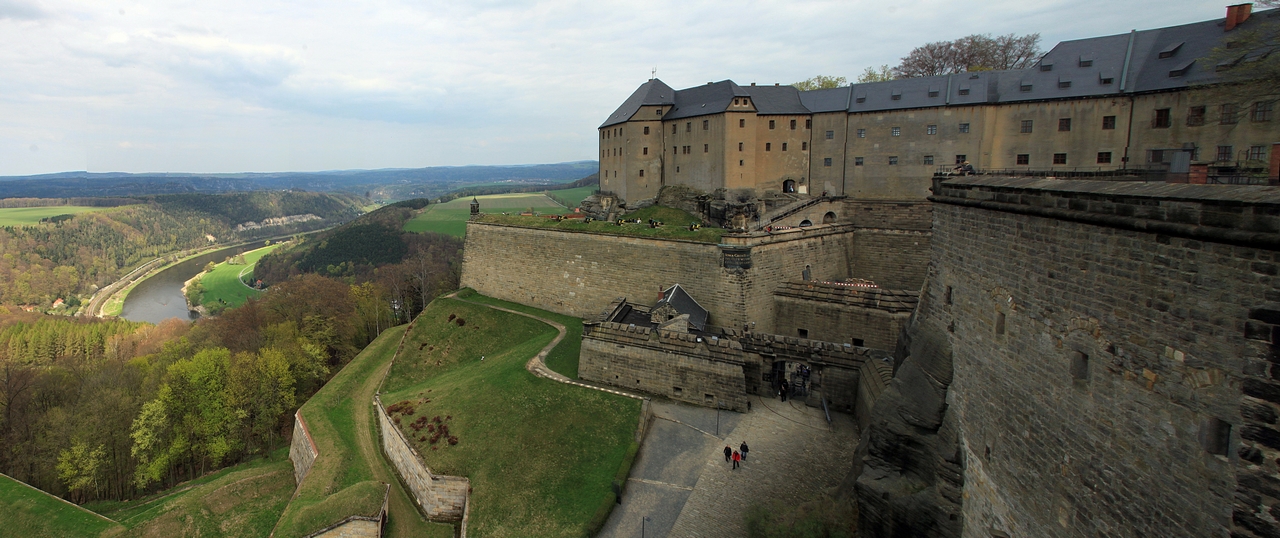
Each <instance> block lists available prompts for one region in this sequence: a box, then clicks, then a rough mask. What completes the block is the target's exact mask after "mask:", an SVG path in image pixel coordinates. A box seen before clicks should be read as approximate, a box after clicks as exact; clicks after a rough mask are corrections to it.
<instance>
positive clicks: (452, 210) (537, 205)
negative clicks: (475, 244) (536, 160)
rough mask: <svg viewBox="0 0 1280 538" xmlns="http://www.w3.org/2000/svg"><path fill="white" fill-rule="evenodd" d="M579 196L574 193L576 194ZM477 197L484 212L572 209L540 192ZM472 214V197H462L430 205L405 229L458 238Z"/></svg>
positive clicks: (542, 211)
mask: <svg viewBox="0 0 1280 538" xmlns="http://www.w3.org/2000/svg"><path fill="white" fill-rule="evenodd" d="M577 190H579V189H569V190H564V191H552V192H554V193H556V194H557V195H558V194H559V193H562V192H563V193H567V192H570V191H577ZM589 194H590V193H588V195H589ZM576 195H577V194H574V196H576ZM475 198H476V200H477V201H479V202H480V211H482V212H485V213H498V214H500V213H504V212H505V213H514V214H519V213H520V212H521V211H537V212H540V213H546V214H560V213H567V212H569V210H568V209H565V208H564V207H563V206H561V205H560V204H557V203H555V202H554V201H552V200H551V199H550V198H547V197H546V196H545V195H543V194H542V193H540V192H517V193H508V194H486V195H484V196H476V197H475ZM579 201H581V200H579ZM470 217H471V197H464V198H458V199H456V200H450V201H448V202H445V203H443V204H431V205H429V206H427V209H426V210H425V211H423V212H422V214H420V215H418V216H416V217H414V218H413V219H410V220H409V222H406V223H405V224H404V229H405V230H406V231H410V232H437V233H442V234H448V235H452V236H454V237H462V236H463V235H464V234H466V232H467V219H468V218H470Z"/></svg>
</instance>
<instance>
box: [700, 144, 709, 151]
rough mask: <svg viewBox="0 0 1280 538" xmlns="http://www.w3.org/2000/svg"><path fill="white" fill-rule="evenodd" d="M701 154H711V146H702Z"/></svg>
mask: <svg viewBox="0 0 1280 538" xmlns="http://www.w3.org/2000/svg"><path fill="white" fill-rule="evenodd" d="M702 152H703V153H710V152H711V144H703V145H702Z"/></svg>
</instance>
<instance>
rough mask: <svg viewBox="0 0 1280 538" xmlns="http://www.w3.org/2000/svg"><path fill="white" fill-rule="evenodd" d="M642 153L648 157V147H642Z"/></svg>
mask: <svg viewBox="0 0 1280 538" xmlns="http://www.w3.org/2000/svg"><path fill="white" fill-rule="evenodd" d="M642 153H643V154H645V155H648V154H649V147H648V146H645V147H644V149H643V150H642Z"/></svg>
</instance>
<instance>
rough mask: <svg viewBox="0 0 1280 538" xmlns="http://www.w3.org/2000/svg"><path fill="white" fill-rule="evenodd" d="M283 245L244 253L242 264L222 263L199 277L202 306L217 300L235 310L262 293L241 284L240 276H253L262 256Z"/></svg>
mask: <svg viewBox="0 0 1280 538" xmlns="http://www.w3.org/2000/svg"><path fill="white" fill-rule="evenodd" d="M282 244H284V243H276V244H274V245H271V246H269V247H262V248H260V249H256V250H251V251H249V252H245V253H244V263H243V264H237V265H231V264H230V263H227V262H222V263H219V264H217V265H216V266H214V268H213V271H210V272H208V273H205V274H204V275H203V276H201V277H200V284H201V285H202V286H204V298H203V299H202V300H201V302H202V303H203V304H206V305H209V304H213V303H216V302H218V301H219V300H221V301H225V302H226V308H235V307H237V306H240V305H242V304H244V302H245V301H248V300H249V298H250V297H256V296H258V294H260V293H262V292H261V291H259V290H255V289H253V288H250V287H248V286H245V285H244V284H243V283H241V278H240V276H241V274H242V273H243V274H245V275H247V276H250V277H251V276H253V266H254V264H256V263H258V260H259V259H260V258H262V256H263V255H265V254H267V253H268V252H271V251H273V250H275V249H277V248H280V245H282Z"/></svg>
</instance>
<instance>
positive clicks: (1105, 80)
mask: <svg viewBox="0 0 1280 538" xmlns="http://www.w3.org/2000/svg"><path fill="white" fill-rule="evenodd" d="M1115 80H1116V79H1114V78H1112V77H1108V76H1106V75H1100V76H1099V77H1098V84H1101V85H1103V86H1106V85H1108V84H1111V83H1112V82H1115Z"/></svg>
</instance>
